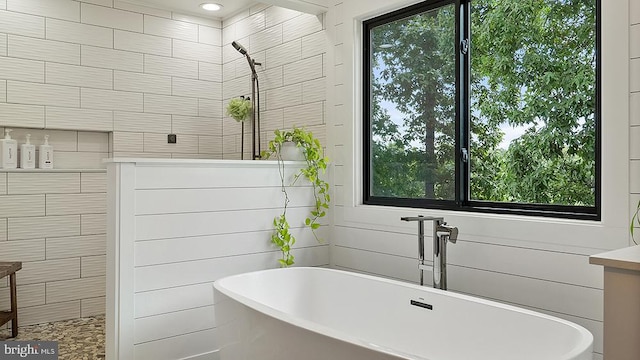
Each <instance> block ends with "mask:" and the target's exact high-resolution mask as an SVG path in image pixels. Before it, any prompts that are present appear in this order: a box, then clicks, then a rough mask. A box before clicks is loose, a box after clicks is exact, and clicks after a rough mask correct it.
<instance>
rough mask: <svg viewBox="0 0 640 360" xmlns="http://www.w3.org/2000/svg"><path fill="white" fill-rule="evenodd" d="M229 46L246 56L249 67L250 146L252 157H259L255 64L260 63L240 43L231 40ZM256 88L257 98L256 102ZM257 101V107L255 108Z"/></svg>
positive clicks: (258, 87)
mask: <svg viewBox="0 0 640 360" xmlns="http://www.w3.org/2000/svg"><path fill="white" fill-rule="evenodd" d="M231 46H233V48H234V49H236V50H237V51H238V52H239V53H240V54H242V55H244V57H246V58H247V62H249V67H250V68H251V108H252V109H253V116H252V117H251V129H252V132H253V134H252V136H253V137H252V138H251V139H252V146H253V149H252V151H253V155H252V156H253V159H254V160H255V159H259V158H260V152H261V151H260V84H259V82H258V73H257V72H256V65H258V66H260V65H262V64H261V63H259V62H256V61H255V60H254V59H252V58H251V56H249V52H248V51H247V49H246V48H245V47H244V46H242V45H240V44H239V43H237V42H235V41H233V42H231ZM256 90H257V96H258V100H257V102H256ZM256 103H257V108H256ZM256 127H257V132H258V137H257V143H258V152H257V153H256ZM240 152H241V155H240V156H241V159H242V158H244V122H243V123H242V147H241V149H240Z"/></svg>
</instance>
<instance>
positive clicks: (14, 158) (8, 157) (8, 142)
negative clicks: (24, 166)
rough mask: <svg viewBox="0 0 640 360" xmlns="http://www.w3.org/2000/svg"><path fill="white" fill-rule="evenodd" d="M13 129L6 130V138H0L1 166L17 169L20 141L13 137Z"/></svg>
mask: <svg viewBox="0 0 640 360" xmlns="http://www.w3.org/2000/svg"><path fill="white" fill-rule="evenodd" d="M11 131H12V130H11V129H5V130H4V133H5V135H4V139H1V140H0V168H2V169H15V168H17V167H18V142H17V141H15V140H14V139H12V138H11V135H9V133H10V132H11Z"/></svg>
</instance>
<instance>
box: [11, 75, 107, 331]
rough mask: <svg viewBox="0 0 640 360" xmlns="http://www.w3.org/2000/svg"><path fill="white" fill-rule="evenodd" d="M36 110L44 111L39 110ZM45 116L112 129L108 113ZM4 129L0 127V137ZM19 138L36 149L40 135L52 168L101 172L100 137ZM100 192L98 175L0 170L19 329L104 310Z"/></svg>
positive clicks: (17, 132)
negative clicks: (104, 123) (16, 267)
mask: <svg viewBox="0 0 640 360" xmlns="http://www.w3.org/2000/svg"><path fill="white" fill-rule="evenodd" d="M50 64H51V65H53V66H59V65H61V64H58V63H47V65H50ZM62 66H69V65H62ZM91 69H93V68H86V69H85V68H82V69H79V70H80V72H83V71H91ZM94 70H95V69H94ZM24 84H31V83H28V82H24ZM7 105H13V106H24V105H17V104H7ZM38 109H41V110H42V111H43V112H44V106H42V107H38ZM0 113H2V112H0ZM13 114H20V112H15V111H14V112H13ZM23 114H27V113H26V112H23ZM41 115H42V114H41ZM49 115H51V116H52V119H58V120H59V121H60V123H66V124H68V125H69V127H72V126H73V125H74V121H73V120H74V119H75V120H78V121H79V123H78V124H80V125H78V127H82V126H83V125H82V124H86V123H90V124H91V123H93V124H98V125H99V124H100V121H96V120H95V119H94V118H97V119H100V118H106V119H108V123H109V124H110V128H109V129H108V130H111V129H112V127H113V114H112V112H108V114H104V113H103V112H100V111H97V112H96V111H93V110H87V109H77V108H65V107H48V106H47V116H49ZM9 121H15V119H10V120H9ZM12 124H15V123H12ZM26 124H27V125H29V123H28V122H27V123H26ZM12 126H13V125H12ZM37 126H38V127H44V124H40V125H37ZM4 129H5V128H4V127H0V132H1V131H4ZM27 133H30V134H31V135H32V137H31V139H32V143H33V144H36V145H39V144H41V143H42V142H43V139H44V135H45V134H48V135H50V136H51V139H50V143H51V144H52V145H53V146H54V166H55V167H56V168H65V167H66V168H72V167H82V168H92V167H93V168H101V167H103V165H102V163H101V162H102V159H103V158H107V157H108V156H109V140H108V139H109V136H108V133H106V132H95V131H91V132H87V131H64V130H41V129H33V128H31V129H28V128H15V129H14V132H13V133H12V135H13V137H14V138H15V139H17V140H18V141H19V142H20V143H22V142H24V139H25V135H26V134H27ZM105 193H106V174H105V173H104V170H97V171H93V172H92V171H90V170H78V171H73V170H68V171H66V172H49V173H44V172H6V171H4V172H3V171H0V260H2V261H22V262H23V269H22V270H21V271H20V272H18V276H17V279H18V284H19V286H18V294H19V299H20V300H19V316H20V322H21V324H23V325H29V324H37V323H42V322H47V321H53V320H63V319H68V318H74V317H79V316H81V315H82V314H84V315H85V316H88V315H96V314H101V313H104V306H105V305H104V303H105V298H104V296H105V294H104V292H105V261H104V258H105V254H106V200H105V195H106V194H105ZM85 302H86V306H85ZM8 304H9V291H8V289H7V288H6V287H3V288H2V289H0V307H2V308H5V307H7V306H8ZM51 312H57V313H51Z"/></svg>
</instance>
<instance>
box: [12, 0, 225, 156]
mask: <svg viewBox="0 0 640 360" xmlns="http://www.w3.org/2000/svg"><path fill="white" fill-rule="evenodd" d="M221 39H222V37H221V30H220V21H218V20H210V19H202V18H197V17H192V16H186V15H181V14H178V13H172V12H170V11H165V10H158V9H152V8H146V7H142V6H138V5H132V4H129V3H126V2H123V1H119V0H103V1H86V2H83V1H73V0H7V1H0V126H15V127H33V128H46V129H68V130H88V131H105V132H106V131H113V138H112V141H113V151H114V152H115V155H116V156H131V155H134V156H138V157H141V156H145V157H204V158H221V157H222V123H221V119H222V54H221V48H220V45H221ZM169 133H176V134H177V135H178V142H177V144H167V134H169Z"/></svg>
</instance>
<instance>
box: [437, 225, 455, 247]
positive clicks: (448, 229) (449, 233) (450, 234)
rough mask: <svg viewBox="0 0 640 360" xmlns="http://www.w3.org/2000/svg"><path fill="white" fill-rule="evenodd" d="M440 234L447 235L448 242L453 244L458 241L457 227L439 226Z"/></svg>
mask: <svg viewBox="0 0 640 360" xmlns="http://www.w3.org/2000/svg"><path fill="white" fill-rule="evenodd" d="M437 231H438V232H443V233H446V235H447V240H449V241H450V242H451V243H452V244H455V243H456V241H457V240H458V228H457V227H455V226H451V225H447V223H443V224H440V225H438V229H437Z"/></svg>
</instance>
